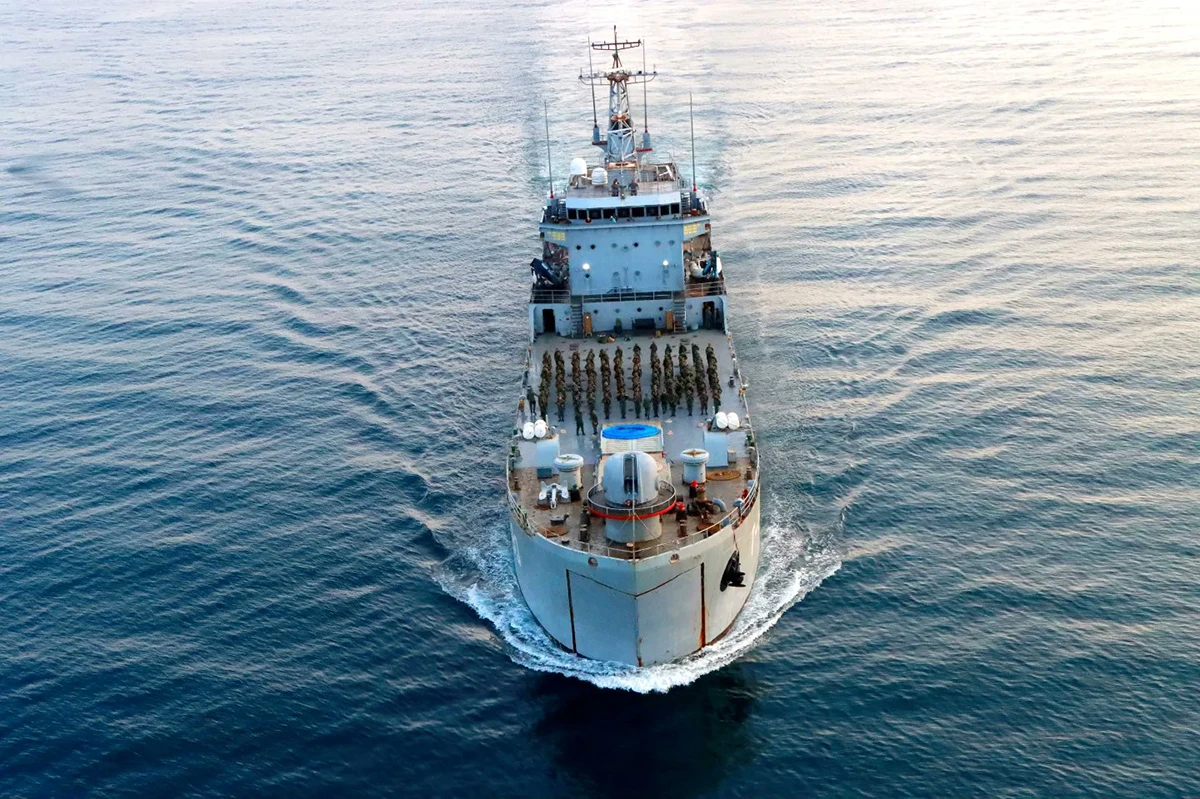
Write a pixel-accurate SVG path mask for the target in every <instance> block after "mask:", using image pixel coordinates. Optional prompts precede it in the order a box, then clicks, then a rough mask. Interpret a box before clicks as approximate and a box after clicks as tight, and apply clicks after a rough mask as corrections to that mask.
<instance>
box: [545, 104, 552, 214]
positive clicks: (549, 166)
mask: <svg viewBox="0 0 1200 799" xmlns="http://www.w3.org/2000/svg"><path fill="white" fill-rule="evenodd" d="M542 108H543V110H544V111H545V112H546V174H547V175H548V176H549V177H550V199H552V200H553V199H554V164H553V163H552V162H551V161H550V101H549V100H543V101H542Z"/></svg>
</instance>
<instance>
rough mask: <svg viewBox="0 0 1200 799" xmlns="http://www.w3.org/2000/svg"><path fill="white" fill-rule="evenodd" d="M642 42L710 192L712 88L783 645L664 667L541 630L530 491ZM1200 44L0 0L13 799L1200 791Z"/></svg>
mask: <svg viewBox="0 0 1200 799" xmlns="http://www.w3.org/2000/svg"><path fill="white" fill-rule="evenodd" d="M613 22H619V23H620V24H621V25H622V26H623V27H624V28H625V29H626V30H627V32H628V33H629V34H630V35H632V36H640V35H644V36H646V37H648V38H649V39H650V43H651V49H650V61H651V64H657V65H658V67H659V69H660V70H661V71H663V72H664V73H666V75H665V76H664V78H662V79H661V80H660V81H659V82H658V83H656V84H654V86H653V91H652V92H651V102H652V107H651V128H652V130H655V131H657V133H658V139H657V143H658V146H659V149H660V152H667V151H669V152H673V153H674V155H675V157H676V159H678V160H680V161H681V162H683V163H685V164H686V163H687V162H688V161H689V160H690V158H689V156H688V154H687V138H686V136H687V95H688V92H689V91H692V92H694V93H695V99H696V111H697V116H696V134H697V153H696V161H697V166H698V173H699V178H700V183H701V185H702V187H703V188H705V189H706V190H707V191H708V192H709V193H710V194H711V196H712V199H713V203H712V204H713V207H714V210H715V214H716V218H717V226H718V235H719V246H721V248H722V252H723V256H724V261H725V263H726V265H727V269H728V272H729V281H730V284H731V291H732V294H733V297H732V301H733V314H732V315H731V323H732V326H733V330H734V333H735V336H736V339H737V342H738V346H739V351H740V354H741V355H742V358H743V361H744V368H745V369H746V371H747V373H748V375H749V376H750V378H751V380H752V382H753V386H752V393H753V396H752V399H753V401H754V406H755V409H756V417H757V418H756V419H755V422H756V429H757V430H758V431H759V434H760V437H761V440H762V449H763V452H764V457H765V458H766V462H767V467H768V473H767V474H768V477H767V501H766V502H765V503H764V520H765V530H766V535H767V540H766V554H765V558H766V559H765V566H766V570H765V572H764V574H763V578H762V580H761V581H760V583H759V585H758V586H757V587H756V594H755V598H754V600H753V601H752V603H751V606H750V607H749V608H748V610H747V613H746V614H745V615H744V617H743V619H742V621H741V622H740V624H739V627H738V629H737V630H735V632H734V634H732V635H731V636H730V638H729V639H727V641H726V642H725V644H724V645H723V646H722V647H719V648H717V649H716V650H714V651H711V652H708V653H706V655H705V656H704V657H703V658H701V659H699V660H697V661H694V662H690V663H686V664H683V665H681V666H674V667H669V668H664V669H657V670H654V671H651V672H649V673H647V674H629V673H627V672H623V671H622V670H620V669H616V668H611V667H604V666H597V665H594V664H588V663H583V662H578V661H574V660H573V659H572V658H569V657H568V656H565V655H563V654H562V653H560V652H558V651H557V650H555V649H554V648H553V647H552V646H550V645H549V644H548V642H547V641H546V639H545V637H544V636H542V635H541V634H540V633H539V632H538V630H537V628H536V626H534V625H533V624H532V622H531V620H530V618H529V615H528V612H527V611H526V610H525V609H524V608H523V606H522V605H521V603H520V600H519V597H518V595H517V594H516V593H515V591H514V587H513V584H512V578H511V573H510V567H509V562H508V554H507V551H506V549H505V546H504V542H505V531H504V523H505V522H504V511H503V506H502V503H501V499H500V497H501V492H502V491H503V480H502V478H501V477H500V474H501V468H502V456H503V452H504V447H503V440H504V437H505V435H506V434H507V432H508V430H509V428H508V422H509V418H510V412H511V405H512V403H513V402H515V394H514V388H515V386H516V385H517V384H518V382H519V373H518V368H519V364H520V363H521V357H522V348H523V340H524V335H525V310H524V308H523V303H524V302H525V300H526V296H527V275H526V271H527V270H526V267H525V264H527V263H528V259H529V258H530V257H531V255H532V254H533V253H535V252H536V251H537V238H536V236H537V234H536V228H535V226H534V223H535V220H536V217H537V213H538V212H537V208H538V203H539V198H540V196H541V195H542V193H543V192H544V191H545V188H546V183H545V177H544V171H543V163H544V160H543V159H544V152H543V150H542V141H541V138H540V137H541V135H542V134H541V130H542V119H541V112H542V105H543V100H548V101H549V104H550V113H551V123H552V136H553V139H554V147H555V160H556V163H557V164H558V165H559V168H560V171H561V169H562V165H565V164H566V163H567V162H568V161H569V159H570V158H571V157H573V156H575V155H584V154H586V152H585V151H586V149H587V147H586V139H587V137H588V135H589V132H590V122H591V120H590V115H589V111H590V108H589V106H590V102H589V100H588V98H587V96H586V94H585V93H584V92H583V91H582V89H581V87H580V86H579V85H578V82H577V81H576V80H575V77H574V76H575V75H576V74H577V73H578V70H579V68H580V67H581V66H582V65H583V64H584V59H585V53H584V49H583V46H582V45H583V43H584V41H585V40H586V37H587V35H588V33H589V31H590V32H591V33H593V34H596V35H600V34H602V33H603V32H604V31H605V30H606V29H607V26H610V25H611V24H612V23H613ZM1198 42H1200V14H1197V11H1196V8H1195V6H1194V5H1193V4H1186V3H1170V2H1166V1H1165V0H1136V1H1135V2H1132V3H1124V4H1113V3H1102V2H1090V3H1089V2H1053V3H1045V2H1040V1H1039V2H1035V1H1034V0H1017V1H1016V2H1011V3H983V2H968V1H967V0H959V2H953V1H951V2H943V3H929V2H920V1H919V0H918V1H915V2H910V0H900V2H882V0H853V1H852V2H833V1H832V0H820V1H819V2H813V3H806V4H803V7H794V6H793V5H792V4H786V3H772V2H766V3H757V2H756V3H737V2H735V3H724V4H720V5H711V4H704V5H698V6H696V5H689V4H686V3H681V2H665V3H661V4H652V5H645V6H638V7H637V8H632V7H601V6H596V5H584V4H582V3H579V2H574V1H573V0H572V2H567V3H566V4H563V3H546V2H520V3H491V4H479V5H474V6H469V7H464V6H451V5H447V4H439V3H427V2H424V1H423V0H413V2H411V3H404V4H400V5H399V6H397V5H395V4H387V3H380V2H373V1H371V0H368V1H366V2H361V3H333V2H325V3H298V2H295V0H282V1H281V2H277V3H272V4H256V5H253V6H252V5H251V4H243V3H232V2H189V3H170V4H165V3H152V2H148V1H147V0H117V1H116V2H103V3H100V2H95V0H81V1H80V2H74V3H46V2H25V1H24V0H18V1H17V2H6V3H0V281H2V283H0V795H3V796H13V797H58V796H104V797H109V796H114V797H116V796H285V795H286V796H359V797H366V796H394V795H416V796H463V795H473V796H553V795H563V796H566V795H570V796H628V795H638V796H642V795H644V796H755V797H761V796H839V797H840V796H934V797H941V796H989V797H991V796H1020V797H1026V796H1030V797H1032V796H1055V797H1059V796H1138V797H1150V796H1163V797H1174V796H1187V795H1197V794H1200V610H1198V609H1197V608H1198V607H1200V577H1198V576H1197V575H1198V574H1200V543H1198V539H1197V533H1198V531H1200V399H1198V398H1200V392H1198V388H1200V267H1198V266H1197V261H1196V252H1197V243H1198V240H1200V235H1198V234H1197V223H1196V220H1197V212H1198V211H1200V136H1198V135H1197V132H1198V131H1200V44H1198ZM598 686H608V687H607V688H601V687H598ZM667 689H670V690H667ZM664 691H666V692H665V693H664Z"/></svg>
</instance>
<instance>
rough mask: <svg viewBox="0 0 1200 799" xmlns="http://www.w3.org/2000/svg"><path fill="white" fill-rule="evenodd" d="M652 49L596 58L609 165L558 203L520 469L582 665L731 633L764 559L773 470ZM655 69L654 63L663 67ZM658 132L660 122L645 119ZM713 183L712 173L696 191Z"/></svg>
mask: <svg viewBox="0 0 1200 799" xmlns="http://www.w3.org/2000/svg"><path fill="white" fill-rule="evenodd" d="M641 44H642V43H641V42H640V41H621V40H619V39H618V38H617V36H616V33H615V30H614V36H613V40H612V41H606V42H597V43H594V44H592V45H591V51H589V58H590V56H591V53H592V52H593V51H594V52H599V53H601V54H602V55H603V56H604V57H611V65H610V67H609V68H608V69H605V70H600V71H593V70H591V68H590V67H589V71H588V72H587V73H583V74H581V75H580V78H581V80H583V81H584V82H585V83H587V84H589V85H590V86H591V87H592V102H593V115H594V117H595V109H596V100H595V89H596V87H598V86H599V87H603V88H606V89H607V91H608V118H607V123H606V126H605V129H604V130H603V131H602V130H601V127H600V124H599V120H598V119H595V118H594V120H593V131H592V144H593V145H594V146H595V152H596V153H597V156H596V157H594V158H593V159H592V160H591V162H590V163H589V161H588V159H584V158H577V159H575V160H574V161H572V163H571V168H570V170H569V177H568V179H567V183H566V186H565V188H564V190H563V191H561V192H556V191H555V190H554V188H553V186H552V188H551V191H550V195H549V197H548V199H547V201H546V204H545V208H544V210H543V215H542V220H541V226H540V230H541V239H542V243H543V249H542V253H541V257H540V258H536V259H534V260H533V262H532V263H531V271H532V273H533V287H532V290H531V294H530V300H529V325H530V344H529V347H528V349H527V353H526V363H525V372H524V380H523V385H522V388H521V395H520V398H519V401H518V403H517V419H516V428H515V434H514V437H513V441H512V446H511V448H510V452H509V457H508V462H507V480H508V498H509V507H510V514H511V529H512V540H513V548H514V558H515V566H516V573H517V579H518V582H519V584H520V587H521V591H522V594H523V595H524V597H525V601H526V602H527V604H528V605H529V608H530V610H531V611H532V612H533V614H534V616H535V617H536V618H537V620H538V622H539V623H540V624H541V625H542V627H543V628H545V630H546V632H547V633H549V634H550V636H551V637H553V638H554V639H555V640H556V641H557V642H558V643H559V644H560V645H562V646H563V647H565V648H566V649H568V650H570V651H572V652H575V653H577V654H579V655H581V656H584V657H588V658H595V659H601V660H612V661H618V662H622V663H628V664H635V665H638V666H649V665H652V664H655V663H662V662H666V661H671V660H676V659H679V658H682V657H686V656H687V655H689V654H691V653H693V652H695V651H697V650H699V649H701V648H703V647H704V646H706V645H708V644H710V643H712V642H713V641H715V640H717V639H718V638H720V637H721V636H722V635H724V634H725V633H726V632H727V631H728V630H729V628H730V626H731V625H732V624H733V622H734V619H735V618H736V617H737V615H738V612H739V611H740V610H741V608H742V606H743V605H744V604H745V602H746V598H747V596H748V594H749V591H750V586H751V584H752V583H753V580H754V576H755V572H756V571H757V567H758V558H759V511H760V508H759V503H758V498H759V494H760V490H761V489H760V476H759V463H758V452H757V448H756V446H755V440H754V433H753V430H752V428H751V425H750V414H749V409H748V407H747V404H746V383H745V381H744V380H743V377H742V371H741V367H740V364H739V363H738V359H737V355H736V353H735V351H734V348H733V342H732V338H731V336H730V335H729V332H728V328H727V326H726V313H727V296H726V292H725V275H724V270H723V266H722V261H721V258H720V256H719V255H718V253H717V252H716V250H714V249H713V246H712V224H711V220H710V217H709V213H708V206H707V204H706V202H705V200H704V199H703V197H702V196H701V195H700V193H699V192H698V191H697V189H696V186H695V183H694V176H693V182H692V184H691V186H690V187H689V186H688V185H687V184H686V183H685V182H684V180H683V178H682V176H681V174H680V172H679V169H678V167H677V165H676V164H675V163H673V162H671V161H655V160H653V158H652V155H651V154H652V152H653V148H652V144H651V137H650V133H649V126H648V125H647V124H646V122H645V119H643V120H642V127H643V130H642V132H641V134H640V135H639V134H638V132H637V130H636V127H635V125H634V120H633V118H632V115H631V110H630V96H629V93H630V87H631V86H636V85H638V84H641V85H642V86H643V102H644V101H645V83H647V82H649V81H650V80H652V79H653V78H654V77H655V73H653V72H647V71H646V69H645V67H644V58H643V68H642V69H641V70H636V71H634V70H630V69H627V68H626V67H625V66H624V65H623V64H622V60H621V53H622V52H625V51H628V50H632V49H635V48H638V47H640V46H641ZM643 53H644V50H643ZM643 115H644V112H643ZM694 171H695V169H694V167H693V173H694Z"/></svg>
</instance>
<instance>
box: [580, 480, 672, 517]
mask: <svg viewBox="0 0 1200 799" xmlns="http://www.w3.org/2000/svg"><path fill="white" fill-rule="evenodd" d="M657 488H658V493H659V495H660V496H659V497H658V498H656V499H654V500H653V501H651V502H639V503H638V504H636V505H620V504H613V503H611V502H609V501H608V499H607V497H605V496H604V488H603V486H598V485H597V486H592V488H591V490H590V491H588V494H587V504H588V508H589V509H590V510H591V511H593V512H594V513H597V514H602V515H603V516H604V517H605V518H607V519H611V520H613V521H618V522H619V521H629V520H632V519H644V518H647V517H649V516H659V515H662V514H663V513H666V512H667V511H668V510H669V509H670V508H671V507H672V506H673V505H674V504H675V503H676V502H677V501H678V500H677V497H676V495H675V486H673V485H671V484H670V483H668V482H667V481H665V480H659V481H658V486H657Z"/></svg>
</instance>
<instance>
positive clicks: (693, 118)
mask: <svg viewBox="0 0 1200 799" xmlns="http://www.w3.org/2000/svg"><path fill="white" fill-rule="evenodd" d="M688 124H689V125H691V126H692V191H695V190H696V116H695V114H693V113H692V93H691V92H688ZM547 146H549V145H547Z"/></svg>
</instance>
